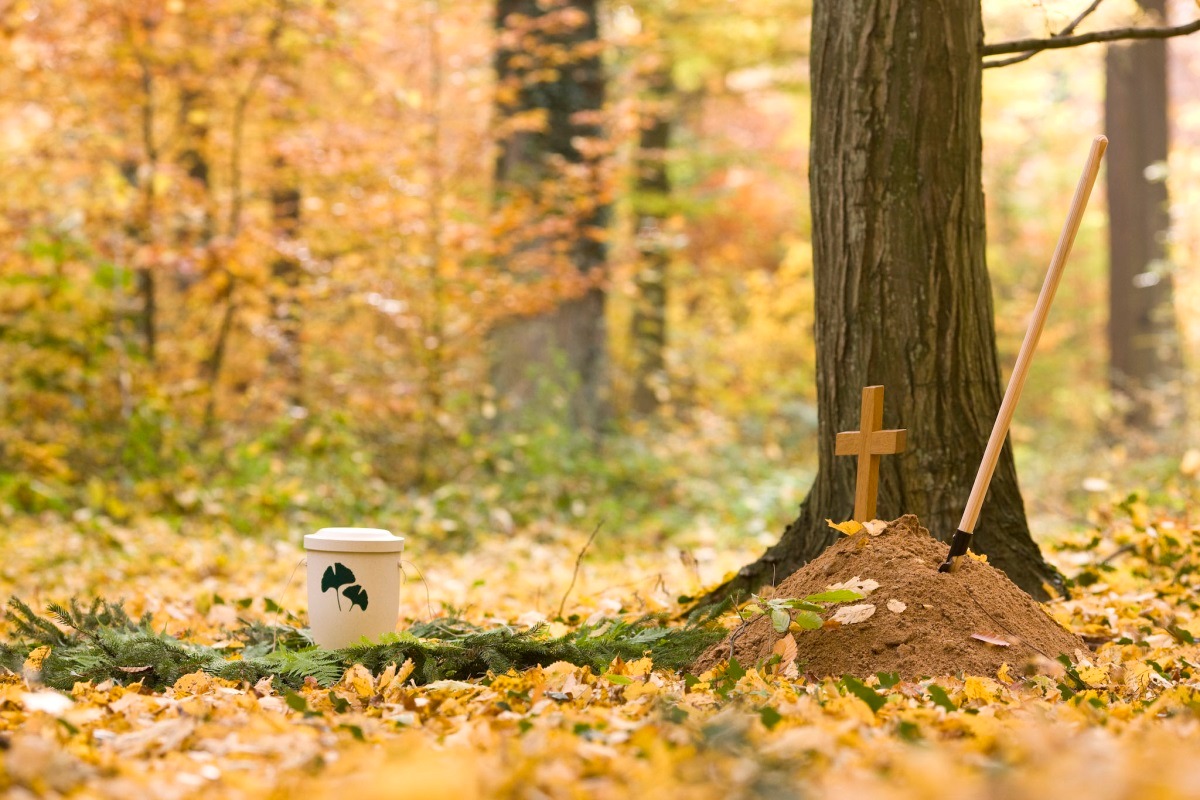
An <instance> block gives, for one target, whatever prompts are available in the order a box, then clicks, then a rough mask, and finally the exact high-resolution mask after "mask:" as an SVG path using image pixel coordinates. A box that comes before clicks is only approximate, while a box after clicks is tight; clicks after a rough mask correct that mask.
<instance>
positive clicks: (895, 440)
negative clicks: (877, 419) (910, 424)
mask: <svg viewBox="0 0 1200 800" xmlns="http://www.w3.org/2000/svg"><path fill="white" fill-rule="evenodd" d="M906 444H908V431H906V430H898V431H875V432H874V433H872V434H871V440H870V442H869V443H868V450H869V452H870V453H871V455H875V456H886V455H891V454H892V453H902V452H904V446H905V445H906Z"/></svg>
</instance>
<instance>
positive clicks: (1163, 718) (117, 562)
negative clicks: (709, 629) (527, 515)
mask: <svg viewBox="0 0 1200 800" xmlns="http://www.w3.org/2000/svg"><path fill="white" fill-rule="evenodd" d="M1095 523H1096V524H1095V526H1094V527H1093V528H1092V529H1091V530H1087V531H1084V532H1081V533H1078V534H1074V535H1071V536H1064V537H1062V538H1060V540H1059V541H1058V542H1057V543H1056V545H1055V546H1054V549H1053V551H1052V556H1053V558H1054V560H1055V561H1056V563H1057V564H1058V565H1059V566H1060V567H1061V568H1062V569H1063V571H1064V572H1065V573H1066V574H1067V575H1068V576H1071V577H1073V578H1074V579H1075V582H1076V587H1075V591H1076V595H1075V598H1074V599H1072V600H1069V601H1061V602H1058V603H1055V604H1053V605H1052V606H1051V607H1050V610H1051V612H1052V613H1053V614H1054V615H1055V616H1056V617H1057V618H1058V619H1060V620H1061V621H1062V622H1063V623H1064V624H1066V625H1068V626H1069V627H1071V628H1072V629H1073V630H1075V631H1077V632H1079V633H1080V634H1082V635H1083V636H1084V637H1085V638H1086V639H1087V640H1088V641H1089V642H1092V643H1094V644H1095V646H1096V647H1097V650H1096V652H1095V653H1092V654H1087V653H1078V654H1076V655H1075V659H1074V664H1073V665H1072V666H1071V667H1070V668H1069V669H1068V668H1066V667H1061V666H1060V667H1059V668H1058V671H1057V672H1056V673H1055V674H1051V675H1048V676H1039V677H1030V678H1026V677H1022V676H1021V675H1019V674H1017V670H1015V669H1014V670H1012V671H1009V670H1007V669H1005V670H1001V672H1000V673H999V674H995V675H954V676H937V677H935V678H933V679H931V680H923V681H918V682H893V680H892V679H891V678H890V676H886V675H884V676H877V677H876V678H874V679H871V680H868V681H866V682H865V683H859V682H856V681H854V680H852V679H851V680H834V679H828V680H825V681H822V682H806V681H804V680H803V679H802V678H798V677H788V676H795V675H796V674H797V671H796V670H794V669H787V668H786V665H784V664H770V665H761V666H758V667H757V668H756V665H752V664H747V665H739V666H735V667H732V668H730V669H723V668H719V669H717V670H715V671H714V672H712V673H706V674H703V675H699V676H693V675H687V674H684V673H680V672H676V671H674V670H670V669H661V668H659V667H656V665H655V663H654V660H653V655H651V656H650V657H643V658H633V657H631V658H628V659H617V660H614V661H612V662H610V663H609V664H607V665H604V666H597V667H590V666H582V667H581V666H576V665H573V664H570V663H567V662H557V663H552V664H547V665H545V666H544V667H541V668H534V669H528V670H525V671H522V672H516V671H511V672H508V673H505V674H488V675H485V676H483V677H480V678H477V679H472V680H470V681H459V680H438V681H434V682H432V683H425V684H424V685H420V686H418V685H416V683H417V682H418V681H415V677H416V676H414V674H413V665H412V664H411V663H407V664H406V663H397V664H395V665H394V666H388V667H385V668H384V669H382V671H381V672H380V673H376V674H372V672H371V671H369V670H367V669H366V668H363V667H351V668H350V669H349V670H348V671H346V672H345V674H344V675H343V676H342V677H341V678H340V679H339V680H338V681H337V682H336V683H335V684H334V685H333V686H332V687H331V688H330V687H325V686H319V685H318V684H317V682H316V681H308V682H305V683H302V684H300V685H299V686H298V687H297V688H296V689H294V690H293V689H292V688H289V687H288V686H286V685H284V683H283V682H282V681H279V680H276V679H274V678H267V679H263V680H259V681H257V682H256V683H250V682H244V681H243V682H237V681H233V680H223V679H220V678H216V677H213V676H212V675H210V674H206V673H203V672H196V673H192V674H188V675H184V676H183V677H180V678H178V680H176V681H174V683H173V685H172V686H169V687H167V688H166V689H165V690H163V691H151V690H150V689H149V688H148V687H146V686H145V685H143V684H139V683H137V682H136V681H138V680H139V677H138V674H137V672H136V667H134V668H131V669H132V671H131V672H129V677H128V679H127V680H125V681H122V682H123V683H126V684H129V685H124V686H123V685H120V683H117V682H113V681H111V680H108V681H103V682H100V683H90V684H80V685H78V686H76V687H75V689H74V691H72V692H70V694H69V696H68V695H66V694H62V693H59V692H56V691H54V690H52V689H49V688H45V687H43V686H40V685H39V684H38V677H39V666H40V665H41V664H42V663H43V661H44V659H46V658H48V657H49V654H47V653H46V652H45V651H35V652H34V653H33V654H32V655H30V657H29V659H28V660H27V662H26V663H25V664H24V668H23V669H22V670H21V673H22V674H16V673H13V674H10V675H7V676H5V677H3V678H0V765H2V767H3V768H2V770H0V789H2V790H3V791H4V792H6V793H7V795H8V796H11V797H29V796H47V797H52V796H65V795H70V796H80V797H114V798H115V797H120V798H139V797H154V798H187V797H223V798H225V797H247V798H250V797H255V798H257V797H269V796H276V797H286V796H294V795H296V796H298V795H300V794H301V793H303V794H304V796H311V797H323V796H328V797H348V796H349V797H355V798H356V800H365V799H366V798H370V797H389V798H390V797H490V796H499V797H505V796H513V797H584V796H586V797H644V796H650V795H651V793H653V794H654V796H656V797H664V798H665V797H685V796H686V797H688V798H708V797H713V798H717V797H721V798H724V797H793V796H801V795H803V796H828V797H868V796H869V797H946V796H953V797H956V798H970V797H980V798H984V797H987V798H992V797H1019V796H1026V795H1029V796H1034V795H1036V796H1054V795H1058V794H1064V795H1065V794H1067V793H1070V794H1071V795H1072V796H1076V795H1081V796H1087V797H1089V800H1101V799H1102V798H1110V797H1112V798H1116V797H1130V798H1132V797H1192V796H1200V780H1198V779H1197V778H1196V775H1195V772H1194V766H1193V763H1192V761H1191V756H1192V755H1193V754H1194V753H1195V752H1196V748H1197V746H1198V745H1200V672H1197V670H1198V669H1200V668H1198V667H1196V666H1193V665H1200V648H1198V647H1197V645H1196V644H1195V643H1194V642H1193V636H1192V633H1193V632H1196V633H1200V620H1196V619H1195V618H1194V615H1195V607H1196V602H1195V591H1194V581H1195V580H1196V570H1197V568H1200V547H1198V546H1197V544H1198V543H1200V538H1198V537H1200V530H1198V529H1197V527H1196V525H1195V523H1194V522H1192V521H1189V520H1188V519H1186V518H1183V517H1180V516H1178V515H1174V516H1172V515H1171V514H1168V513H1167V512H1158V511H1154V510H1152V509H1149V508H1147V507H1146V505H1145V504H1144V503H1142V502H1141V501H1139V500H1138V499H1137V498H1131V499H1129V500H1127V501H1126V502H1124V503H1120V504H1117V505H1114V506H1112V507H1111V508H1106V509H1104V510H1102V511H1100V512H1099V513H1097V514H1096V515H1095ZM220 533H221V531H214V530H193V531H188V532H187V535H184V536H180V535H179V534H178V532H177V531H176V530H174V529H172V527H171V526H169V525H168V524H166V523H163V522H148V523H145V524H140V525H138V526H136V527H134V528H119V527H113V526H109V525H102V524H98V523H96V522H94V521H83V522H78V523H73V524H64V523H55V522H40V523H35V522H33V521H22V522H17V523H14V524H12V525H10V526H9V528H8V530H7V532H6V543H7V552H6V559H5V561H4V563H3V565H2V566H0V591H2V592H3V593H4V594H5V595H16V596H19V597H21V598H23V599H24V600H25V601H26V602H28V603H29V604H30V605H31V606H32V607H34V608H37V609H41V608H43V607H45V606H46V605H47V603H50V602H63V601H66V600H68V599H69V598H70V597H72V596H77V597H79V598H81V599H86V598H92V597H97V596H103V597H105V598H108V599H110V600H118V599H123V600H124V601H125V607H126V610H127V611H128V612H129V613H130V614H132V615H133V616H134V617H137V616H140V615H142V614H149V615H150V620H151V623H152V626H153V630H155V631H158V632H162V633H166V634H169V635H172V636H176V637H179V638H180V639H181V640H183V641H185V642H187V643H190V644H193V645H207V646H210V647H213V648H215V649H217V650H218V651H220V652H222V653H224V655H225V657H226V658H228V659H235V660H236V659H237V658H238V657H239V650H240V649H242V646H243V643H242V642H241V641H239V640H238V639H237V637H235V636H233V635H232V633H231V632H232V631H235V630H237V629H238V628H239V627H240V626H242V625H243V623H244V622H247V621H248V622H257V623H262V624H289V623H298V620H297V619H295V618H293V617H292V616H291V614H292V613H293V612H294V613H295V614H299V613H301V612H302V611H303V608H304V592H303V574H302V573H301V572H297V574H296V575H295V576H294V577H291V576H292V572H293V570H294V569H295V567H296V565H297V563H298V562H299V560H300V558H301V555H302V553H301V552H300V550H299V549H298V548H297V547H296V546H294V545H291V544H286V543H279V542H268V541H262V540H254V539H246V538H238V537H235V536H232V535H229V534H228V532H225V533H226V535H224V536H222V535H219V534H220ZM587 534H588V531H579V530H565V529H558V528H554V527H551V526H544V527H537V526H535V527H533V528H531V529H529V530H527V531H525V532H524V533H522V534H521V535H520V536H516V537H508V538H494V539H489V540H487V541H486V543H484V544H481V545H480V546H478V547H476V548H475V549H473V550H471V551H470V552H468V553H466V554H462V555H456V554H436V553H426V552H410V553H409V558H410V559H411V560H412V561H414V562H415V563H416V564H417V566H418V568H420V569H422V570H423V574H424V577H425V578H426V579H427V581H428V587H426V585H425V584H423V583H422V582H421V581H419V580H416V575H415V571H411V570H410V574H411V575H412V576H413V580H411V581H410V582H409V583H408V584H407V586H406V587H405V588H404V590H403V596H402V609H401V615H402V617H403V618H404V619H405V620H407V621H409V622H419V621H421V620H426V619H429V618H430V617H433V616H447V615H449V616H453V617H456V618H460V619H465V620H469V621H470V622H471V623H472V624H474V625H476V626H481V627H484V628H488V627H492V626H498V625H502V624H507V625H511V626H513V627H514V628H515V629H518V630H520V629H524V628H525V627H527V626H532V625H536V624H538V623H543V624H544V627H543V628H542V629H541V631H540V633H539V635H540V636H544V637H553V636H564V635H570V634H571V633H572V631H575V630H577V629H578V628H579V626H581V625H586V624H587V623H588V621H589V620H590V621H591V622H592V624H596V623H598V622H599V621H600V620H602V619H605V618H623V619H627V620H632V619H636V618H640V617H643V616H644V615H646V614H654V613H660V612H667V613H673V612H676V611H678V609H679V605H678V598H679V597H680V596H681V595H689V594H694V593H696V592H698V591H699V590H700V589H701V588H702V587H703V586H704V585H709V584H712V583H715V582H716V581H717V580H718V579H720V577H721V576H722V575H723V574H724V573H725V572H726V571H727V570H728V569H731V568H734V567H736V566H737V565H739V564H741V563H744V561H745V560H747V559H748V558H749V557H751V556H752V555H753V554H754V550H755V549H757V545H754V546H751V547H749V548H747V549H743V550H739V549H737V548H729V547H723V546H722V547H717V546H711V545H710V546H699V547H693V548H690V549H687V550H684V551H681V550H679V549H677V548H667V549H659V548H655V547H645V548H637V554H636V555H632V554H631V555H627V556H624V557H618V556H614V555H613V554H612V553H611V552H606V551H605V550H604V548H602V547H601V548H599V549H598V550H596V551H593V552H591V553H589V555H588V556H587V558H585V559H584V561H583V564H582V569H581V571H580V574H579V576H578V581H577V582H576V584H575V586H574V588H573V589H572V591H571V593H570V595H569V597H567V599H566V602H565V607H564V610H563V614H562V617H561V618H560V615H559V607H560V604H563V598H564V594H565V593H566V591H567V588H568V586H569V585H570V584H571V581H572V573H573V571H574V568H575V561H576V556H577V554H578V552H579V550H580V548H581V547H582V546H583V544H584V542H585V541H586V539H587ZM628 549H629V550H630V552H631V553H632V552H633V550H634V548H628ZM289 577H291V580H290V582H289ZM863 577H864V578H866V577H869V576H863ZM281 609H282V610H281ZM723 622H724V623H725V624H726V625H727V626H733V625H735V624H737V622H738V618H737V616H735V615H733V614H728V615H726V617H725V618H724V619H723ZM0 632H2V635H0V638H2V639H4V640H6V641H11V640H12V637H13V635H14V632H13V623H12V622H11V621H10V622H8V623H5V626H4V627H3V628H2V629H0ZM796 635H803V633H798V634H796ZM801 674H802V671H801Z"/></svg>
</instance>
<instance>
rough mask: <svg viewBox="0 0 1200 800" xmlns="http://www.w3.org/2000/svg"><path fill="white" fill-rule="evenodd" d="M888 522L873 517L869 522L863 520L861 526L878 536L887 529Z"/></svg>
mask: <svg viewBox="0 0 1200 800" xmlns="http://www.w3.org/2000/svg"><path fill="white" fill-rule="evenodd" d="M887 526H888V524H887V523H886V522H884V521H883V520H881V519H873V520H871V521H870V522H864V523H863V528H864V529H865V530H866V532H867V533H869V534H871V535H872V536H878V535H879V534H881V533H883V532H884V531H886V530H887Z"/></svg>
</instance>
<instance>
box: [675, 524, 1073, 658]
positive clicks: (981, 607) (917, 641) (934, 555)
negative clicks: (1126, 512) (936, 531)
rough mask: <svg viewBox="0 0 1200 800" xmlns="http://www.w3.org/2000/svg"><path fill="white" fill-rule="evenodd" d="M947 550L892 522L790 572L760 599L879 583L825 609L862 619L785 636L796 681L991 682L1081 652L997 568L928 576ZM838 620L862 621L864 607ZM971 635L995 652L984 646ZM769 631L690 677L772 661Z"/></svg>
mask: <svg viewBox="0 0 1200 800" xmlns="http://www.w3.org/2000/svg"><path fill="white" fill-rule="evenodd" d="M948 549H949V548H948V546H947V545H946V544H943V543H942V542H939V541H937V540H936V539H934V538H933V537H931V536H930V535H929V531H927V530H925V529H924V528H922V527H921V526H920V524H919V522H918V520H917V518H916V517H914V516H911V515H909V516H904V517H901V518H900V519H898V520H896V521H894V522H891V523H889V524H888V526H887V527H886V528H885V529H884V530H883V531H882V532H880V533H879V534H878V535H875V536H872V535H870V534H869V533H868V532H866V531H860V532H859V533H856V534H854V535H853V536H848V537H845V538H843V539H840V540H839V541H838V542H837V543H835V544H834V545H833V546H831V547H830V548H829V549H827V550H826V551H825V552H824V553H822V554H821V555H820V557H818V558H816V559H814V560H813V561H810V562H809V563H808V564H806V565H804V567H802V568H801V569H799V570H797V571H796V572H794V573H793V574H792V575H790V576H789V577H788V578H787V579H786V580H784V581H783V582H782V583H781V584H779V585H778V586H777V587H776V588H775V590H774V591H773V592H772V593H771V594H770V595H769V596H772V597H780V598H784V597H787V598H791V597H795V598H802V597H805V596H806V595H810V594H816V593H818V592H822V591H825V590H826V589H828V588H829V587H831V586H833V585H835V584H846V585H847V588H851V587H852V586H853V584H855V583H856V582H863V581H867V582H868V583H867V584H866V588H870V583H869V582H870V581H874V582H877V583H878V587H877V588H874V589H873V590H871V591H870V593H869V594H867V596H866V598H865V599H863V600H854V601H851V602H849V603H840V604H837V605H832V606H830V611H829V612H828V613H825V614H823V615H822V616H823V617H824V618H825V619H826V620H830V619H832V618H833V617H834V616H835V615H836V614H837V610H838V609H840V608H842V607H848V606H864V605H867V604H869V605H871V606H873V607H874V609H873V612H872V613H871V614H870V616H869V617H867V618H866V619H864V620H863V621H861V622H852V623H850V624H841V625H838V624H836V623H830V622H827V623H826V627H823V628H820V629H818V630H806V631H802V632H795V633H793V634H792V635H793V638H794V639H795V641H796V651H797V656H796V663H797V666H798V667H799V670H800V673H801V674H808V675H810V676H813V677H823V676H826V675H834V676H841V675H844V674H847V673H849V674H851V675H856V676H858V677H866V676H868V675H873V674H874V673H876V672H898V673H900V676H901V678H903V679H915V678H920V677H934V676H938V675H953V674H955V673H958V672H964V673H967V674H971V675H987V676H994V675H995V674H996V670H998V669H999V668H1000V667H1001V665H1002V664H1004V663H1007V664H1008V665H1009V668H1010V669H1011V670H1012V673H1013V675H1014V676H1016V675H1019V674H1021V672H1022V671H1025V670H1026V668H1027V667H1029V665H1031V664H1036V663H1037V662H1039V661H1040V660H1042V659H1054V658H1056V657H1057V656H1058V655H1059V654H1062V653H1066V654H1067V655H1069V656H1071V657H1072V658H1074V655H1075V651H1076V650H1082V651H1083V652H1087V645H1086V644H1084V642H1083V640H1082V639H1080V638H1079V637H1078V636H1076V635H1075V634H1073V633H1070V632H1068V631H1067V630H1066V629H1064V628H1063V627H1062V626H1060V625H1059V624H1058V623H1057V622H1055V621H1054V620H1053V619H1052V618H1051V617H1050V616H1049V615H1048V614H1047V613H1046V612H1045V611H1043V610H1042V608H1041V606H1039V605H1038V604H1037V603H1036V602H1035V601H1034V600H1033V598H1031V597H1030V596H1029V595H1027V594H1025V593H1024V592H1023V591H1021V590H1020V589H1018V588H1017V587H1016V585H1015V584H1014V583H1013V582H1012V581H1010V580H1009V579H1008V577H1007V576H1006V575H1005V574H1004V573H1003V572H1001V571H1000V570H998V569H996V568H994V567H992V566H991V565H989V564H986V563H984V562H981V561H976V560H975V559H972V558H966V559H963V564H962V566H961V568H960V569H959V570H958V572H956V573H954V574H943V573H939V572H938V571H937V569H938V566H939V565H940V564H941V563H942V562H943V561H944V560H945V559H946V553H947V551H948ZM856 611H857V613H854V612H849V611H847V612H843V614H842V615H841V616H842V618H843V619H854V618H857V617H862V616H863V615H864V614H865V613H867V609H865V608H861V609H856ZM973 635H978V636H985V637H988V638H990V639H994V640H996V641H999V642H1002V643H1003V642H1007V646H1004V645H1003V644H989V643H987V642H985V641H981V640H980V639H976V638H973ZM784 636H786V634H781V633H777V632H776V631H775V629H774V628H773V627H772V625H771V621H770V619H768V615H761V616H757V617H756V618H754V619H753V620H752V621H750V622H748V623H747V624H746V625H744V626H742V627H741V628H740V629H738V630H735V631H733V632H732V633H731V634H730V636H729V638H727V639H726V640H725V641H724V642H721V643H720V644H716V645H713V646H712V647H711V648H709V649H708V650H707V651H705V652H704V654H703V655H701V656H700V658H699V659H698V660H697V661H696V663H695V664H694V665H693V668H692V670H693V671H694V672H696V673H697V674H699V673H700V672H702V671H704V670H707V669H710V668H712V667H714V666H716V664H717V663H718V662H720V661H721V660H722V659H727V658H729V656H730V642H731V641H732V645H733V656H734V657H735V658H736V659H737V660H738V662H739V663H740V664H743V665H745V666H749V665H752V664H756V663H758V662H759V661H762V660H764V659H768V658H770V657H771V654H772V648H773V647H774V646H775V643H776V642H778V641H779V640H780V639H782V638H783V637H784Z"/></svg>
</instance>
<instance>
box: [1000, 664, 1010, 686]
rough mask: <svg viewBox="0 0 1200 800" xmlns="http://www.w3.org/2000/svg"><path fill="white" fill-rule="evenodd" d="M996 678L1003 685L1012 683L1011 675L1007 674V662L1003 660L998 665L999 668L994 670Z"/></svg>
mask: <svg viewBox="0 0 1200 800" xmlns="http://www.w3.org/2000/svg"><path fill="white" fill-rule="evenodd" d="M996 678H997V679H998V680H999V681H1000V682H1001V683H1003V684H1004V685H1005V686H1008V685H1010V684H1012V682H1013V677H1012V675H1009V674H1008V662H1007V661H1005V662H1004V663H1003V664H1001V665H1000V669H998V670H996Z"/></svg>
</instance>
